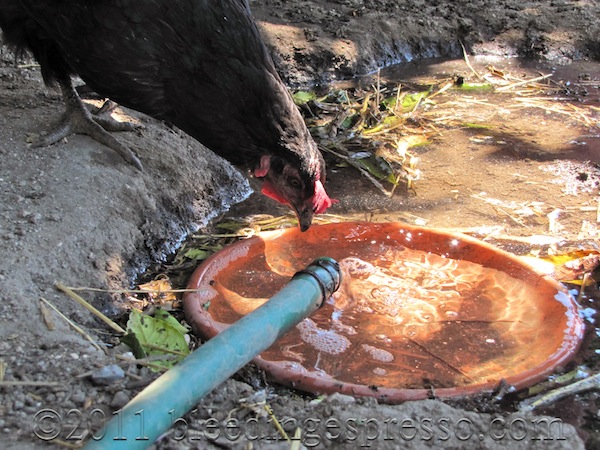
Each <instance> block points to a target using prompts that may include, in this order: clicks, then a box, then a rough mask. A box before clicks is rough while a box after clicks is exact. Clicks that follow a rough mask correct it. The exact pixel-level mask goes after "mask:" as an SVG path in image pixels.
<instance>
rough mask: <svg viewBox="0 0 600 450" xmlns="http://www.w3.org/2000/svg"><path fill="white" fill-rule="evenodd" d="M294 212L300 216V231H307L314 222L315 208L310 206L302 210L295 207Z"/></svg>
mask: <svg viewBox="0 0 600 450" xmlns="http://www.w3.org/2000/svg"><path fill="white" fill-rule="evenodd" d="M294 212H295V213H296V217H297V218H298V225H299V226H300V231H306V230H308V229H309V228H310V225H311V224H312V218H313V215H314V213H313V210H312V209H310V208H305V209H303V210H302V211H299V210H298V209H296V208H294Z"/></svg>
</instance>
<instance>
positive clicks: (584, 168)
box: [228, 57, 600, 251]
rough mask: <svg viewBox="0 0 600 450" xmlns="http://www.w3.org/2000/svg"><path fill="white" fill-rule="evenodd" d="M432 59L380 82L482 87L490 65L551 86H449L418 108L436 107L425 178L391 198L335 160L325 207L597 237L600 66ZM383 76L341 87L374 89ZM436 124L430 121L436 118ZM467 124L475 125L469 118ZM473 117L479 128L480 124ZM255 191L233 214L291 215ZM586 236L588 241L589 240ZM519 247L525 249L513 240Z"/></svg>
mask: <svg viewBox="0 0 600 450" xmlns="http://www.w3.org/2000/svg"><path fill="white" fill-rule="evenodd" d="M470 65H471V67H472V69H471V68H470V67H469V66H468V65H467V63H466V62H465V61H464V60H453V61H441V60H428V61H419V62H413V63H409V64H403V65H400V66H398V67H394V68H390V69H386V70H385V71H382V72H381V73H380V83H381V84H384V83H387V84H390V83H398V84H399V85H411V86H416V87H415V88H414V89H418V86H430V85H432V84H434V83H437V84H441V83H442V82H443V80H451V79H455V80H456V79H457V78H458V77H462V78H463V79H464V80H468V81H472V82H474V83H479V82H482V81H485V80H483V79H481V78H480V77H478V76H477V75H475V72H477V74H479V75H480V76H484V75H486V74H489V71H490V67H493V68H494V70H495V71H497V72H498V73H502V74H506V75H507V76H509V77H510V78H511V80H513V79H517V80H518V79H522V80H531V79H534V78H536V77H540V76H544V75H546V76H547V75H550V76H549V77H547V78H545V79H544V83H547V84H548V85H549V86H552V87H555V88H556V89H553V90H551V91H550V92H542V91H539V92H537V91H535V90H534V91H523V90H520V89H519V88H518V87H517V88H513V89H510V90H507V91H505V92H501V93H500V92H493V91H489V90H481V91H477V90H474V91H473V92H464V91H458V92H457V91H456V90H448V91H447V92H445V93H443V94H441V95H439V96H437V97H436V98H435V99H434V102H433V104H432V105H429V106H428V107H427V108H426V109H424V110H423V111H422V112H420V113H417V114H421V115H425V114H429V115H431V114H432V113H433V114H434V115H433V116H432V117H433V119H432V120H433V125H434V126H435V129H436V131H437V132H434V133H431V134H430V135H429V138H430V143H429V144H428V145H424V146H420V147H415V148H414V149H412V151H413V153H414V155H415V156H416V157H417V158H418V165H417V167H418V169H419V171H420V179H419V180H417V181H416V182H415V183H414V185H413V189H407V188H406V187H402V186H401V187H398V188H397V189H396V190H395V193H394V195H393V196H392V197H391V198H388V197H387V196H386V195H384V194H383V193H382V192H381V191H380V190H379V189H378V188H377V187H375V186H374V185H373V184H372V183H371V182H370V181H369V180H368V179H367V178H365V177H364V176H361V175H360V174H359V173H358V172H357V171H356V170H355V169H354V168H351V167H340V164H339V163H340V161H339V160H336V158H334V157H332V156H331V155H326V158H327V160H328V181H327V189H328V191H329V192H330V195H331V196H332V198H337V199H338V200H339V203H338V204H336V205H335V206H334V207H333V208H331V209H330V211H329V212H331V213H332V214H336V215H340V216H343V217H346V218H355V219H367V220H375V221H396V220H398V221H403V222H407V223H411V224H417V225H425V226H431V227H440V228H450V229H459V230H461V231H468V232H472V233H473V234H475V235H478V237H484V238H492V237H493V238H499V239H500V240H503V239H502V238H505V237H508V236H510V237H531V236H538V235H544V236H547V239H538V240H536V242H538V243H542V244H551V243H552V244H554V243H556V242H559V241H569V242H572V241H582V240H584V241H586V244H585V245H593V246H595V245H596V244H595V242H594V240H595V239H596V238H597V237H598V230H597V206H598V186H599V182H600V170H599V169H598V166H597V164H598V163H600V129H598V127H597V125H598V118H597V114H600V110H599V109H597V107H598V106H599V104H600V102H599V86H600V70H599V68H600V67H599V65H598V64H597V63H591V62H579V63H577V64H573V65H570V66H556V67H552V66H548V65H541V64H539V65H536V64H533V63H531V62H524V61H521V60H518V59H501V58H495V57H494V58H492V57H479V58H471V59H470ZM376 82H377V75H376V74H372V75H370V76H369V77H366V78H363V79H361V80H359V81H352V82H344V83H340V86H342V87H344V86H350V85H356V83H362V84H363V85H369V84H371V85H373V86H374V85H375V84H376ZM430 123H431V122H430ZM464 124H469V125H464ZM474 124H475V125H474ZM259 197H260V196H259V195H257V194H254V195H253V196H252V197H251V198H250V199H249V200H247V201H246V202H244V203H242V204H240V205H237V206H236V207H234V208H233V209H232V210H231V211H230V213H229V214H228V217H239V216H243V215H245V214H253V213H256V212H270V213H273V214H278V213H285V212H286V210H285V208H278V207H277V206H276V205H273V204H272V203H271V202H269V201H265V200H264V199H261V198H259ZM589 240H591V242H587V241H589ZM513 250H517V251H518V249H517V248H516V247H514V246H513Z"/></svg>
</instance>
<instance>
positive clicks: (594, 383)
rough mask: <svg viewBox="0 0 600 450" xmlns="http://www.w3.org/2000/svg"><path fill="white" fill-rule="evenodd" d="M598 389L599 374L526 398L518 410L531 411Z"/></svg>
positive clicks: (599, 384) (599, 385)
mask: <svg viewBox="0 0 600 450" xmlns="http://www.w3.org/2000/svg"><path fill="white" fill-rule="evenodd" d="M599 387H600V373H597V374H596V375H592V376H591V377H587V378H585V379H583V380H581V381H577V382H575V383H573V384H569V385H568V386H563V387H560V388H558V389H554V390H552V391H550V392H547V393H546V394H542V395H538V396H536V397H532V398H528V399H527V400H523V401H522V402H521V403H519V410H521V411H533V410H534V409H536V408H540V407H543V406H548V405H551V404H552V403H556V402H557V401H559V400H562V399H563V398H565V397H568V396H569V395H575V394H579V393H581V392H585V391H589V390H590V389H598V388H599Z"/></svg>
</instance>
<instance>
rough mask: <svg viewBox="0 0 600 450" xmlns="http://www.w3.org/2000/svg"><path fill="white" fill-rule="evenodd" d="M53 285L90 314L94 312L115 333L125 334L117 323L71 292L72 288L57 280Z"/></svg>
mask: <svg viewBox="0 0 600 450" xmlns="http://www.w3.org/2000/svg"><path fill="white" fill-rule="evenodd" d="M54 285H55V286H56V288H57V289H58V290H61V291H63V292H64V293H65V294H67V295H68V296H69V297H71V298H72V299H73V300H75V301H76V302H77V303H79V304H80V305H81V306H83V307H84V308H86V309H87V310H88V311H90V312H91V313H92V314H94V315H95V316H96V317H98V318H99V319H100V320H102V321H103V322H104V323H105V324H107V325H108V326H109V327H111V328H112V329H113V330H115V331H116V332H117V333H123V334H125V330H124V329H123V328H121V327H120V326H119V325H118V324H117V323H115V322H113V321H112V320H111V319H109V318H108V317H106V316H105V315H104V314H102V313H101V312H100V311H98V310H97V309H96V308H94V307H93V306H92V305H90V304H89V303H88V302H86V301H85V300H84V299H83V298H81V297H80V296H79V295H77V294H76V293H75V292H73V290H72V289H70V288H69V287H67V286H65V285H64V284H62V283H61V282H60V281H57V282H56V283H55V284H54Z"/></svg>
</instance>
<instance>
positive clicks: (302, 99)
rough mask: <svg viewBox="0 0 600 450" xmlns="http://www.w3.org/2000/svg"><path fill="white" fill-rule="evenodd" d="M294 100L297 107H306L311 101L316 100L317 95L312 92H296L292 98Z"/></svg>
mask: <svg viewBox="0 0 600 450" xmlns="http://www.w3.org/2000/svg"><path fill="white" fill-rule="evenodd" d="M292 97H293V98H294V103H296V105H298V106H302V105H306V104H307V103H308V102H310V101H311V100H314V99H316V98H317V95H316V94H315V93H314V92H306V91H298V92H296V93H294V95H293V96H292Z"/></svg>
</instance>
